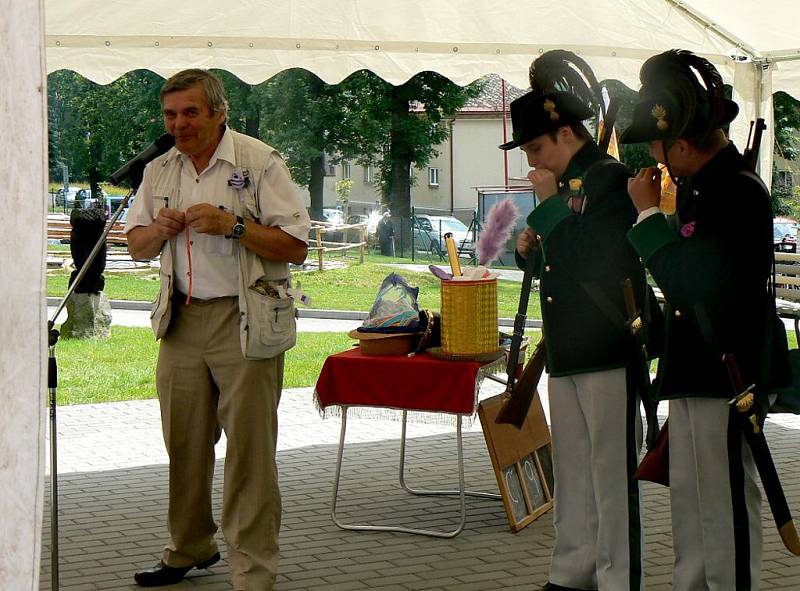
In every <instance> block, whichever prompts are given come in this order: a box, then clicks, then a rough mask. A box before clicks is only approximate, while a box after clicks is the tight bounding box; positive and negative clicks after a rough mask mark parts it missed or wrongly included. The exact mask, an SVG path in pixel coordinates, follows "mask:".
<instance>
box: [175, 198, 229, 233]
mask: <svg viewBox="0 0 800 591" xmlns="http://www.w3.org/2000/svg"><path fill="white" fill-rule="evenodd" d="M186 223H187V224H189V226H191V228H192V230H194V231H195V232H199V233H200V234H214V235H216V236H230V235H231V232H233V226H235V225H236V216H235V215H233V214H232V213H229V212H227V211H225V210H223V209H220V208H219V207H214V206H213V205H211V204H210V203H198V204H197V205H192V206H191V207H190V208H189V209H187V210H186Z"/></svg>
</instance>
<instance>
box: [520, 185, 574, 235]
mask: <svg viewBox="0 0 800 591" xmlns="http://www.w3.org/2000/svg"><path fill="white" fill-rule="evenodd" d="M571 215H572V210H571V209H570V208H569V207H568V206H567V204H566V202H565V201H564V200H563V199H561V197H560V196H559V195H553V196H552V197H550V198H549V199H547V200H546V201H545V202H544V203H542V204H541V205H539V206H538V207H536V208H535V209H534V210H533V211H532V212H531V213H530V215H529V216H528V225H529V226H530V227H531V228H533V229H534V231H535V232H536V233H537V234H538V235H539V236H541V237H542V238H541V239H542V241H545V240H547V237H548V236H549V235H550V232H552V231H553V229H554V228H555V227H556V226H557V225H558V224H560V223H561V222H562V221H563V220H565V219H566V218H568V217H570V216H571Z"/></svg>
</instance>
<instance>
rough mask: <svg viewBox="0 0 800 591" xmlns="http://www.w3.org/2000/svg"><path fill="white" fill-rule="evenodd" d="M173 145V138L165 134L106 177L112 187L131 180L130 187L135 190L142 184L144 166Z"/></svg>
mask: <svg viewBox="0 0 800 591" xmlns="http://www.w3.org/2000/svg"><path fill="white" fill-rule="evenodd" d="M174 145H175V137H174V136H172V135H170V134H169V133H165V134H164V135H162V136H161V137H160V138H158V139H157V140H156V141H154V142H153V143H152V144H150V145H149V146H147V147H146V148H145V149H144V150H142V151H141V152H139V153H138V154H137V155H136V156H134V157H133V158H132V159H131V160H129V161H128V162H126V163H125V164H123V165H122V166H121V167H120V168H118V169H117V170H116V171H114V173H113V174H112V175H111V176H110V177H108V180H109V181H111V184H113V185H119V184H120V182H121V181H123V180H124V179H126V178H130V179H131V187H132V188H133V189H137V188H138V187H139V185H140V184H141V182H142V175H143V174H144V167H145V165H146V164H147V163H148V162H150V161H151V160H153V159H154V158H158V157H159V156H161V154H163V153H165V152H166V151H167V150H169V149H170V148H171V147H172V146H174Z"/></svg>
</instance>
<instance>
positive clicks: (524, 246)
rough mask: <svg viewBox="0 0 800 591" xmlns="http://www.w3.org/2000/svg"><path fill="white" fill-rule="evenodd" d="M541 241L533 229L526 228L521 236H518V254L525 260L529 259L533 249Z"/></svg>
mask: <svg viewBox="0 0 800 591" xmlns="http://www.w3.org/2000/svg"><path fill="white" fill-rule="evenodd" d="M538 242H539V239H538V238H536V232H534V231H533V228H525V229H524V230H523V231H522V232H520V235H519V236H517V252H518V253H519V255H520V256H521V257H523V258H526V259H527V258H528V254H529V253H530V252H531V249H532V248H533V247H534V246H535V245H536V244H538Z"/></svg>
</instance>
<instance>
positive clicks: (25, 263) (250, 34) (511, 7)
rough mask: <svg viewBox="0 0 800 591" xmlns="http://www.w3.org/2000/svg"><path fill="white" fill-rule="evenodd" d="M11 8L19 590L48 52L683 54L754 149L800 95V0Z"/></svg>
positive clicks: (2, 427) (143, 3)
mask: <svg viewBox="0 0 800 591" xmlns="http://www.w3.org/2000/svg"><path fill="white" fill-rule="evenodd" d="M43 5H44V14H45V15H46V22H44V21H43V20H42V19H43V17H42V6H43ZM0 12H2V14H3V15H4V18H3V19H2V20H0V50H2V51H0V130H2V133H1V134H0V137H2V138H3V139H2V140H0V155H2V156H3V158H0V160H2V161H3V162H4V163H5V166H4V167H2V168H0V194H2V195H3V198H4V199H6V201H7V202H8V204H9V205H10V207H8V208H6V211H7V212H8V215H6V217H4V218H3V220H2V222H0V269H3V270H4V273H5V274H6V277H5V278H4V279H5V285H6V291H5V292H4V293H7V294H8V296H7V297H6V299H5V301H4V308H3V309H2V310H1V311H0V335H3V337H4V344H3V345H2V346H3V352H2V356H0V369H1V370H2V371H0V394H1V395H2V398H3V400H4V404H5V405H6V408H7V409H10V411H9V412H7V413H6V415H7V416H3V417H2V418H0V490H3V491H4V494H3V495H0V509H2V510H1V511H0V536H2V538H3V539H5V540H11V542H12V546H11V552H7V553H5V554H4V555H2V556H0V575H2V576H0V579H2V580H3V583H4V585H5V586H6V587H8V588H9V589H20V590H23V589H25V590H31V591H33V590H34V589H37V588H38V558H39V554H38V549H37V548H38V545H37V541H38V539H39V534H40V524H41V511H42V490H43V486H42V479H41V475H42V472H43V462H42V456H43V446H44V441H43V440H42V436H41V427H42V425H43V420H42V419H43V408H44V407H43V398H44V394H45V393H44V392H43V385H44V383H45V380H44V366H45V357H46V355H45V347H46V338H45V331H44V326H43V324H44V323H43V320H44V307H43V302H44V277H43V275H44V273H43V266H44V261H43V258H44V257H43V251H44V248H43V245H44V242H45V224H44V221H43V219H44V213H45V212H44V201H43V200H34V201H31V195H34V194H36V193H41V194H42V195H43V194H44V192H45V191H46V188H45V187H46V175H45V171H46V170H47V167H46V158H45V156H46V146H47V139H46V137H47V136H46V126H45V121H46V114H45V109H44V100H43V97H44V95H43V88H44V80H45V79H44V67H45V66H44V65H43V60H42V58H43V57H45V58H46V70H47V71H48V72H52V71H55V70H59V69H70V70H74V71H76V72H79V73H81V74H83V75H84V76H86V77H87V78H90V79H92V80H94V81H96V82H100V83H108V82H111V81H112V80H114V79H116V78H118V77H119V76H121V75H122V74H124V73H125V72H128V71H130V70H133V69H139V68H146V69H150V70H153V71H155V72H157V73H159V74H161V75H163V76H169V75H170V74H173V73H175V72H177V71H178V70H181V69H183V68H187V67H204V68H212V67H213V68H221V69H224V70H228V71H230V72H232V73H234V74H236V75H237V76H238V77H239V78H241V79H242V80H244V81H246V82H249V83H258V82H261V81H263V80H265V79H267V78H269V77H271V76H272V75H274V74H276V73H278V72H280V71H282V70H284V69H287V68H293V67H301V68H305V69H307V70H310V71H312V72H315V73H316V74H317V75H319V76H320V77H321V78H323V79H324V80H326V81H328V82H331V83H335V82H339V81H340V80H342V79H343V78H345V77H347V76H348V75H349V74H350V73H352V72H355V71H357V70H360V69H369V70H372V71H373V72H376V73H377V74H378V75H380V76H382V77H383V78H384V79H386V80H387V81H389V82H392V83H400V82H404V81H405V80H407V79H409V78H410V77H411V76H413V75H414V74H416V73H417V72H420V71H424V70H435V71H437V72H440V73H442V74H443V75H445V76H447V77H448V78H450V79H451V80H453V81H454V82H457V83H460V84H466V83H469V82H472V81H473V80H476V79H477V78H480V77H481V76H483V75H484V74H488V73H496V74H499V75H500V76H502V77H503V78H505V79H506V80H508V81H509V82H511V83H513V84H515V85H517V86H520V87H525V86H527V69H528V65H529V64H530V62H531V60H532V58H534V57H536V56H537V55H538V54H539V53H541V52H544V51H546V50H548V49H552V48H564V49H571V50H573V51H576V52H577V53H579V54H580V55H582V56H583V57H585V58H586V60H587V61H588V62H589V63H590V64H591V65H592V67H593V68H594V70H595V72H596V73H597V75H598V78H601V79H603V78H616V79H618V80H621V81H623V82H624V83H626V84H627V85H628V86H630V87H632V88H637V87H638V81H637V73H638V70H639V67H640V65H641V63H642V61H643V60H644V59H646V58H647V57H649V56H650V55H653V54H655V53H658V52H661V51H663V50H665V49H670V48H674V47H678V48H684V49H690V50H692V51H694V52H696V53H699V54H701V55H704V56H705V57H707V58H708V59H710V60H711V61H712V62H713V63H715V64H716V65H717V67H718V68H719V69H720V71H721V73H722V75H723V77H724V78H725V80H726V81H727V82H728V83H731V84H733V86H734V91H735V95H736V96H735V98H736V99H737V100H738V101H739V102H740V104H741V105H742V107H743V113H742V114H741V115H740V117H739V118H738V119H737V127H736V128H735V129H733V131H732V133H733V136H734V139H735V140H736V141H737V143H738V144H739V146H740V147H741V146H743V144H744V141H743V140H744V138H745V136H746V133H747V122H749V121H750V120H751V119H753V118H754V117H756V116H764V117H765V118H766V119H767V125H768V134H767V136H766V137H765V138H764V144H763V145H764V146H771V145H772V139H771V135H770V134H771V127H772V126H771V125H770V123H771V113H772V108H771V105H772V99H771V95H772V92H773V90H784V91H786V92H789V93H790V94H793V95H794V96H795V97H800V39H799V38H798V35H797V34H796V32H795V30H796V27H797V26H798V23H800V2H798V0H759V1H753V0H689V1H686V2H683V1H680V0H603V1H602V2H594V1H592V0H556V1H553V0H547V1H545V0H524V1H517V2H514V3H500V2H497V1H496V0H491V1H490V0H459V1H458V2H454V1H452V0H404V1H403V2H389V1H386V0H372V1H369V0H232V1H231V2H225V3H222V2H219V0H194V1H193V2H191V3H178V2H164V0H38V1H36V0H35V1H34V2H27V3H20V2H16V1H15V0H0ZM42 28H44V33H43V32H42ZM42 45H44V46H45V48H46V56H42V52H41V49H42ZM123 115H124V114H118V113H109V116H123ZM771 152H772V151H771V150H769V149H764V150H762V162H761V166H762V170H766V171H770V170H771V166H770V164H769V160H770V159H771ZM765 176H766V177H767V179H766V180H769V175H768V174H767V175H765ZM32 220H37V221H35V222H34V223H31V221H32ZM37 265H39V267H38V268H37ZM12 343H13V345H12ZM5 493H8V494H5Z"/></svg>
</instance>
